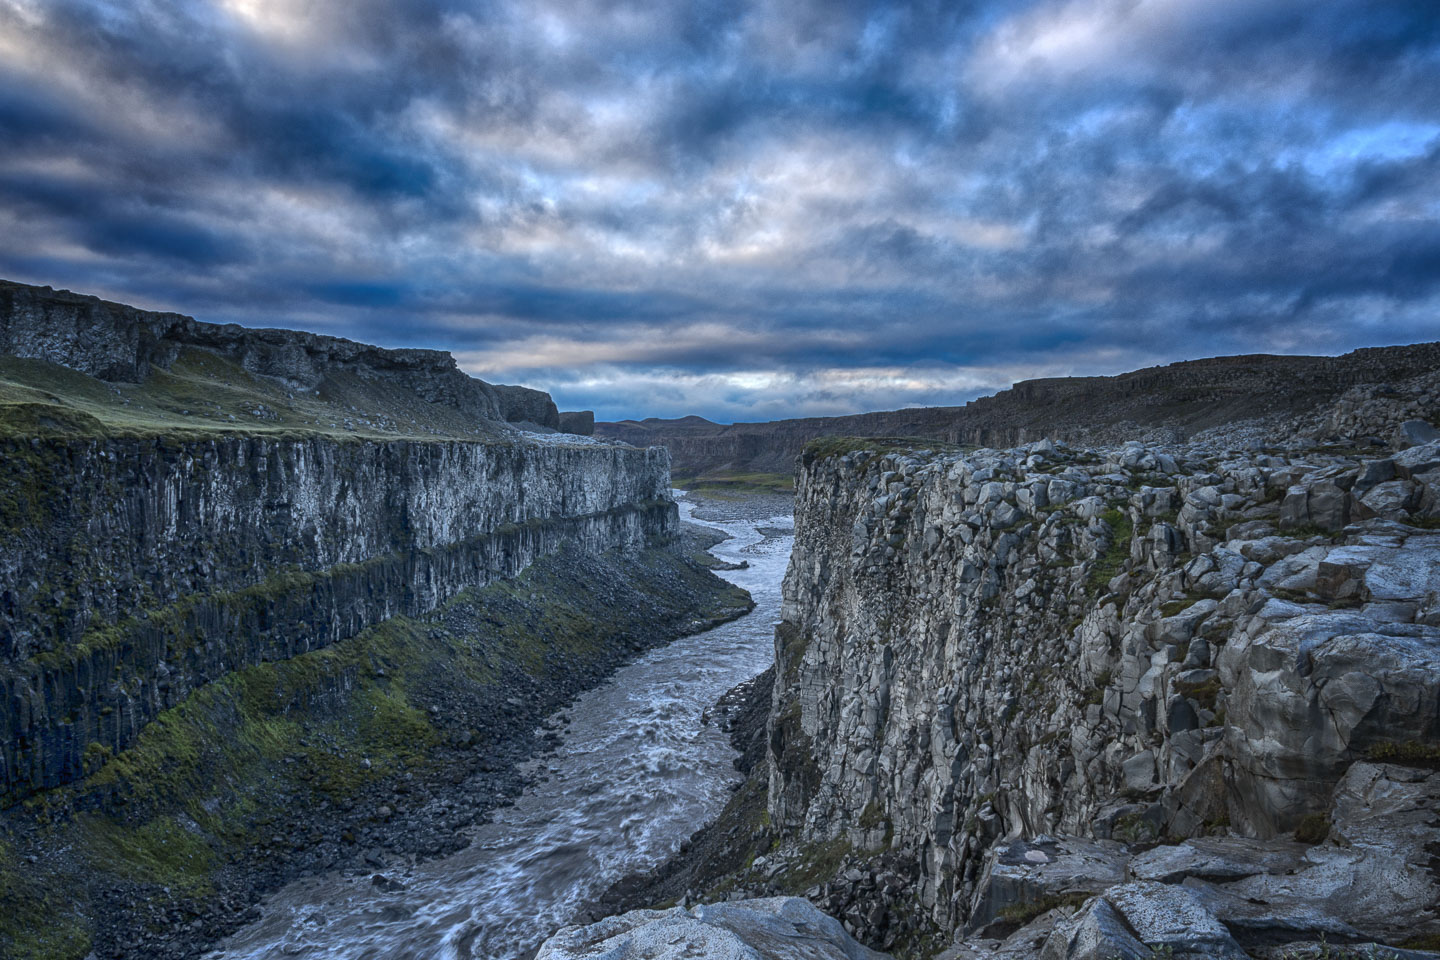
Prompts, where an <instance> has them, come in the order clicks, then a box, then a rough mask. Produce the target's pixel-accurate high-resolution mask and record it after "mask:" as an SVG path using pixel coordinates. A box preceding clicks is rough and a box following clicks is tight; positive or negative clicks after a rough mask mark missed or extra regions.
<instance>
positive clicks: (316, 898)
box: [206, 501, 793, 960]
mask: <svg viewBox="0 0 1440 960" xmlns="http://www.w3.org/2000/svg"><path fill="white" fill-rule="evenodd" d="M680 507H681V513H682V516H684V517H685V518H686V519H689V520H691V522H695V523H701V524H703V525H705V526H710V527H715V528H717V529H720V530H723V531H724V532H725V533H728V534H730V536H731V539H729V540H726V541H725V542H724V543H721V544H719V545H718V546H716V547H715V548H714V549H713V551H712V552H713V553H714V554H715V555H716V556H718V557H720V558H721V559H723V560H728V561H731V562H740V561H748V562H749V564H750V566H749V568H748V569H744V570H734V571H725V572H723V573H721V576H723V577H725V578H726V579H728V580H730V581H732V582H733V583H736V584H738V585H740V586H742V587H744V588H745V589H746V590H748V591H750V594H751V596H752V597H754V599H755V609H754V610H753V611H752V612H751V613H749V614H748V615H746V616H744V617H741V618H740V619H738V620H734V621H732V622H730V623H727V624H724V625H722V626H719V627H716V628H715V629H713V630H708V631H706V632H704V633H699V634H695V635H694V636H690V637H684V638H682V639H680V640H677V641H675V642H674V643H671V644H669V645H668V646H665V647H661V648H659V649H656V650H653V651H651V652H649V653H647V654H646V655H645V656H643V657H641V658H639V659H638V660H636V661H634V662H633V663H631V664H629V665H628V666H625V667H623V668H621V669H620V670H619V671H617V672H616V673H615V674H614V675H613V676H612V677H611V678H610V679H609V680H607V681H606V682H605V683H604V684H602V685H601V686H599V687H597V688H595V689H593V690H591V691H589V692H587V693H585V694H583V695H582V696H580V697H579V698H578V699H577V700H576V701H575V702H574V703H572V704H571V705H570V706H568V707H566V708H565V709H564V710H562V711H560V713H559V714H557V715H555V716H553V717H551V718H550V719H549V720H548V721H547V723H546V726H547V727H553V728H556V729H559V730H560V731H562V732H561V734H560V741H559V744H558V746H557V747H556V749H555V750H554V751H553V752H550V753H547V754H545V755H543V756H541V757H539V758H537V759H536V760H535V761H532V763H531V770H532V772H533V773H534V775H535V781H534V782H533V783H532V784H531V785H530V786H529V787H528V788H527V789H526V790H525V791H524V793H522V794H521V795H520V796H519V797H517V798H516V801H515V804H514V805H513V806H511V807H505V808H501V809H497V810H496V811H494V812H493V814H492V815H491V816H492V819H491V820H490V822H488V823H484V824H481V825H478V826H476V827H473V828H471V829H470V830H469V833H470V834H471V837H472V842H471V844H470V845H469V846H468V847H466V848H465V849H464V850H461V851H460V852H458V853H456V854H453V855H451V856H448V857H445V858H443V859H438V860H432V861H429V862H426V863H421V864H417V865H415V866H413V867H411V868H409V869H408V870H404V871H403V872H399V873H397V872H395V871H393V870H387V871H386V875H387V876H390V877H393V878H395V879H397V880H399V881H400V883H401V884H403V889H394V888H393V885H392V888H391V889H390V890H389V891H388V892H383V891H382V890H381V889H380V888H378V887H376V886H374V885H372V883H371V873H372V872H373V871H365V872H355V871H351V872H347V873H332V874H323V875H320V876H317V877H311V878H306V879H303V880H299V881H296V882H294V883H292V884H289V885H288V886H286V887H284V888H282V889H281V890H280V891H278V892H277V893H275V894H273V895H272V896H270V897H269V898H267V899H266V900H265V901H264V902H263V903H262V904H261V917H260V919H259V920H257V921H255V922H254V923H253V924H251V925H249V926H247V927H245V928H243V929H242V930H240V931H238V932H237V933H236V934H234V935H233V936H231V937H230V938H229V939H228V940H226V941H225V942H224V943H223V944H222V945H221V948H220V949H219V950H216V951H213V952H211V953H209V954H207V955H206V957H207V960H242V958H244V960H260V958H270V957H276V956H288V957H302V958H315V960H319V958H326V960H367V958H375V960H380V958H384V960H398V958H407V960H408V958H416V960H471V958H485V960H509V958H519V957H525V956H528V955H529V954H530V953H531V952H533V950H534V949H535V947H536V946H537V945H538V944H539V943H540V941H542V940H543V939H545V938H546V937H547V936H549V935H550V934H551V933H553V932H554V931H555V930H556V929H558V928H559V927H560V926H563V925H564V923H565V922H566V920H567V919H568V918H569V917H570V916H571V914H572V913H573V912H574V910H575V909H576V907H578V906H579V905H580V904H581V903H583V902H585V901H586V900H589V899H591V898H593V897H595V896H596V895H598V894H599V893H601V892H602V891H603V890H605V889H606V888H607V887H608V886H609V885H610V884H612V883H614V882H615V881H616V880H618V879H619V878H620V877H622V876H625V875H627V874H630V873H634V872H636V871H640V870H645V869H649V868H652V867H654V866H656V865H658V864H659V863H661V862H662V861H664V860H665V859H666V858H667V857H668V856H670V854H672V853H673V852H675V850H676V849H677V848H678V847H679V845H680V843H681V841H683V840H684V839H685V838H687V837H689V836H690V834H691V833H693V832H694V831H695V830H696V829H697V828H699V827H700V826H701V825H702V824H703V823H705V822H706V821H707V820H709V819H711V818H712V817H714V816H715V815H716V814H718V813H719V812H720V810H721V808H722V807H723V806H724V805H725V801H726V799H727V797H728V796H729V794H730V790H731V786H732V784H734V783H735V782H736V781H737V780H738V779H739V775H738V774H737V773H736V772H735V770H734V768H733V766H732V761H733V760H734V758H735V751H734V750H733V749H732V748H731V746H730V744H729V741H728V738H727V737H726V736H725V734H724V733H723V732H721V731H720V730H719V729H717V728H716V727H715V726H714V725H713V724H706V723H703V722H702V715H703V713H704V712H705V710H706V708H707V707H709V706H710V705H711V704H713V703H714V702H715V701H716V700H717V699H718V698H719V697H720V695H721V694H723V693H724V692H725V691H727V690H729V689H730V688H731V687H733V686H735V685H736V684H738V683H740V682H742V681H744V680H747V679H749V678H750V677H753V676H754V675H756V674H757V673H759V672H760V671H762V670H764V669H765V667H767V666H768V665H769V664H770V662H771V661H772V660H773V658H774V644H773V636H774V625H775V622H776V620H777V619H778V617H779V612H780V581H781V579H782V578H783V576H784V573H785V565H786V563H787V562H788V560H789V557H790V547H791V543H792V539H793V538H792V537H790V536H774V535H771V536H766V535H765V533H762V532H761V530H762V529H766V530H769V528H790V527H791V526H792V520H791V518H790V517H788V516H780V517H771V518H768V519H764V520H758V521H757V520H754V519H747V520H726V521H703V520H696V519H694V517H693V514H694V509H695V508H694V505H693V504H691V503H689V502H686V501H682V502H681V505H680ZM770 532H771V533H772V534H773V533H774V531H773V530H770ZM567 720H568V723H567V722H566V721H567Z"/></svg>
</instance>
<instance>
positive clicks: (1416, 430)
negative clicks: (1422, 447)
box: [1394, 420, 1440, 448]
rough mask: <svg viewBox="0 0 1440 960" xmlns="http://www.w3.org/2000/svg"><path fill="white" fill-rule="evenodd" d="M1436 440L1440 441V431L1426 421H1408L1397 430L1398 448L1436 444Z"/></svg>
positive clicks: (1396, 443) (1396, 440)
mask: <svg viewBox="0 0 1440 960" xmlns="http://www.w3.org/2000/svg"><path fill="white" fill-rule="evenodd" d="M1436 440H1440V430H1436V429H1435V428H1434V427H1432V426H1431V425H1430V424H1428V423H1426V422H1425V421H1424V420H1406V421H1405V422H1404V423H1402V424H1400V426H1398V427H1396V428H1395V439H1394V445H1395V446H1396V447H1401V448H1404V447H1413V446H1415V445H1417V444H1421V443H1434V442H1435V441H1436Z"/></svg>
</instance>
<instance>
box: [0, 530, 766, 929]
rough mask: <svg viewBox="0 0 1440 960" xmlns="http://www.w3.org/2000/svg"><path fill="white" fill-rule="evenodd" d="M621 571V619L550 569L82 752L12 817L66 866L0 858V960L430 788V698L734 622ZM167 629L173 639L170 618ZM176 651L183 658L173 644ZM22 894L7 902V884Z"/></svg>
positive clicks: (605, 601)
mask: <svg viewBox="0 0 1440 960" xmlns="http://www.w3.org/2000/svg"><path fill="white" fill-rule="evenodd" d="M593 562H596V563H599V562H607V563H608V562H611V561H593ZM617 562H618V561H617ZM623 564H624V566H623V567H622V568H621V569H623V570H624V571H626V572H625V576H626V577H627V578H629V582H631V583H633V584H634V585H635V587H634V589H635V590H636V591H637V593H636V602H621V600H620V599H618V598H617V595H616V593H615V586H614V583H613V582H606V581H604V580H603V579H600V580H594V581H592V580H591V579H590V578H589V577H588V576H587V575H582V574H578V573H577V572H576V570H575V566H574V558H567V557H565V556H563V555H557V556H555V557H552V558H550V559H548V560H545V561H541V562H539V563H537V564H534V565H532V566H531V567H530V568H529V569H528V570H527V571H526V572H525V573H524V574H523V575H522V576H520V577H518V578H515V579H514V580H511V581H502V582H498V583H495V584H492V585H490V586H489V587H486V588H485V589H483V590H472V591H467V592H466V593H464V594H462V595H461V596H459V597H457V598H455V599H454V600H453V601H451V603H450V604H448V605H447V606H446V607H444V608H442V609H441V610H439V611H437V612H436V613H435V614H434V615H432V616H430V617H427V618H425V619H423V620H421V619H411V618H406V617H396V618H393V619H391V620H388V621H385V622H384V623H381V624H379V625H377V626H375V627H372V628H370V629H368V630H365V631H362V632H361V633H359V634H357V635H355V636H353V637H350V638H348V639H345V640H340V641H337V642H336V643H333V644H331V645H329V646H326V647H324V648H322V649H319V650H314V651H311V652H308V653H305V654H301V655H299V656H296V657H293V658H291V659H288V660H281V661H275V662H267V663H261V664H255V665H252V666H248V667H244V668H242V669H238V670H235V671H234V672H232V673H230V674H228V675H226V676H225V677H223V678H222V679H220V680H217V681H215V682H212V683H210V684H208V685H206V686H204V687H201V688H200V689H198V690H196V691H195V692H193V693H192V694H191V695H190V696H189V697H188V698H186V699H185V700H184V701H182V702H181V703H179V704H177V705H176V706H174V707H171V708H170V709H168V710H165V711H164V712H162V713H161V714H160V715H159V716H158V717H157V718H156V719H155V720H153V721H152V722H150V723H149V724H148V725H147V726H146V727H145V728H144V729H143V730H141V731H140V733H139V735H138V737H137V738H136V739H135V740H134V741H133V742H132V743H131V744H130V746H129V747H128V748H127V749H125V750H122V751H120V752H119V753H116V754H113V755H112V753H111V751H110V750H109V749H108V748H107V747H106V746H104V745H103V744H99V743H93V744H90V745H89V746H88V747H87V748H86V749H85V751H84V754H83V757H84V762H85V764H86V769H87V771H88V772H89V775H88V776H87V777H86V778H85V779H83V780H82V781H80V782H77V783H75V784H72V785H69V786H66V787H62V788H57V789H55V790H51V791H46V792H44V793H41V794H39V795H37V796H36V797H34V798H32V799H31V801H29V802H28V803H27V809H28V811H29V812H30V814H31V815H32V816H34V818H35V819H36V821H37V822H51V826H50V827H48V828H47V829H51V830H54V831H55V835H56V837H57V838H59V839H57V841H56V842H57V843H60V842H62V841H63V843H64V846H65V848H66V850H67V851H69V852H68V854H67V857H66V858H65V859H64V860H63V861H54V862H52V861H49V860H47V859H44V858H42V859H41V861H40V865H39V866H35V865H30V864H24V865H22V868H21V869H20V870H18V871H12V872H11V873H6V872H5V864H4V860H3V857H0V881H5V882H3V883H0V908H3V909H0V914H3V915H4V916H7V917H8V916H13V917H19V918H23V921H22V920H16V921H15V923H14V924H11V925H8V926H7V923H6V920H5V919H4V917H0V956H10V955H11V954H12V953H14V954H15V955H17V956H25V957H30V956H36V957H46V958H49V957H50V956H57V957H58V956H65V954H63V953H55V954H47V953H44V952H37V951H38V950H39V948H35V949H31V947H29V946H27V947H25V949H24V951H20V952H18V953H17V952H16V951H17V950H19V948H18V947H14V946H13V944H14V943H15V942H17V941H16V936H17V935H18V933H17V931H21V932H23V931H24V930H26V929H29V928H32V927H33V928H34V929H36V930H40V931H43V936H44V938H47V939H46V940H45V942H46V943H52V942H53V943H57V944H60V943H70V942H71V939H67V937H68V934H66V929H67V927H66V925H67V924H70V925H72V926H74V927H75V929H77V930H79V931H81V932H82V933H83V931H84V930H85V929H88V924H89V922H90V921H89V920H88V919H86V917H85V915H84V911H85V910H86V909H87V908H86V906H85V900H84V897H85V896H86V895H87V894H86V893H85V891H86V890H87V889H88V888H89V887H90V886H91V885H95V886H97V887H98V888H104V887H106V886H110V885H113V884H112V883H111V881H108V880H106V879H105V878H107V877H111V876H113V877H115V878H116V879H117V880H122V879H123V880H124V881H127V882H135V883H141V884H149V885H152V886H153V888H154V890H155V892H154V893H153V894H152V896H153V897H155V898H158V899H159V900H160V901H162V902H169V903H172V904H173V903H175V901H176V899H177V898H180V899H183V898H185V897H197V896H203V895H205V891H207V890H208V889H209V885H210V883H211V879H210V878H211V877H212V876H213V872H214V871H215V870H216V869H218V867H219V865H220V864H222V863H225V862H228V861H230V860H233V859H236V858H243V857H247V856H252V855H254V851H256V850H257V849H259V848H262V847H263V848H265V849H267V850H268V849H269V848H270V847H271V846H272V838H274V837H275V836H277V835H281V834H283V833H284V831H283V830H280V829H279V828H278V824H280V823H283V822H284V821H286V820H287V819H288V818H287V816H286V813H285V811H286V809H287V807H288V806H289V805H293V804H294V803H296V802H319V801H322V800H330V801H333V802H334V803H335V805H336V806H337V807H341V808H343V807H345V806H346V805H347V804H348V803H349V802H350V800H351V799H352V798H354V797H355V796H357V795H358V794H359V793H360V791H361V790H363V789H364V788H366V787H367V786H369V785H370V784H372V783H373V782H375V781H376V780H380V779H383V778H387V777H391V776H393V775H395V774H397V773H400V772H402V771H406V772H410V771H417V772H425V771H427V770H428V771H431V772H434V771H436V769H437V768H436V767H435V764H436V762H437V760H438V758H439V757H440V756H441V755H440V754H439V753H437V751H436V749H435V748H436V746H437V745H438V744H439V743H440V742H441V741H442V739H443V738H445V737H446V736H455V735H459V734H460V733H461V732H462V731H448V733H447V732H444V731H442V730H441V729H440V728H438V726H437V723H438V722H439V721H437V720H434V719H432V718H433V717H434V716H435V715H434V714H432V713H431V712H430V706H431V704H433V703H435V699H434V698H433V696H432V694H433V693H435V692H437V691H439V692H441V693H442V694H443V695H445V696H450V697H461V698H464V697H474V696H479V695H481V694H482V693H484V692H485V691H490V694H489V695H491V696H494V695H496V693H495V692H494V691H495V688H496V686H497V685H500V684H504V683H507V682H513V681H514V680H515V679H517V677H518V676H519V675H520V674H525V675H528V677H530V678H535V679H539V678H542V677H544V676H546V675H548V674H550V673H551V672H552V671H563V670H568V669H571V668H573V665H574V664H575V663H576V662H577V661H578V660H581V659H583V658H584V657H586V656H594V655H597V654H598V653H600V652H601V651H604V650H607V649H610V648H613V647H614V646H615V645H616V644H617V643H618V642H619V640H620V638H622V637H624V636H626V635H633V632H634V631H635V630H636V629H637V628H638V627H639V626H640V625H641V624H642V623H648V622H649V620H650V619H652V618H653V617H655V616H656V615H657V613H656V611H664V615H665V616H667V617H673V618H675V619H676V622H684V623H688V622H690V619H691V618H692V617H693V616H694V614H695V611H694V610H693V608H691V607H690V606H689V605H688V604H689V603H690V598H691V597H693V596H694V595H696V593H697V592H698V593H700V594H702V595H704V596H707V597H709V598H711V599H712V600H713V606H712V607H711V608H710V609H709V610H708V612H710V613H713V614H715V615H717V616H725V617H728V616H734V615H735V614H737V613H739V612H742V611H743V610H744V609H747V608H748V605H749V598H748V595H747V594H745V593H744V591H742V590H739V589H738V588H736V587H734V586H732V585H730V584H726V583H724V582H723V581H720V580H719V579H718V578H716V577H714V575H713V574H710V573H708V572H706V571H705V570H703V569H701V568H698V567H693V566H691V565H689V564H686V563H683V562H677V557H676V555H675V554H673V553H671V552H669V551H668V550H663V549H657V550H651V551H646V552H644V553H642V554H639V555H631V556H628V557H627V558H626V559H625V560H624V561H623ZM310 582H311V578H310V575H308V574H302V573H298V572H295V571H289V572H285V573H282V574H279V575H277V577H275V578H273V579H272V580H271V581H267V582H266V583H265V584H259V585H256V586H255V587H253V588H250V589H249V590H248V591H240V592H238V593H237V596H238V594H242V593H243V594H245V599H244V600H243V601H242V600H236V602H256V603H262V604H263V603H266V602H269V601H268V600H267V598H269V597H272V596H274V595H275V594H276V593H277V592H280V591H285V590H291V589H304V588H305V587H306V584H308V583H310ZM627 589H628V588H627ZM669 591H674V593H670V592H669ZM647 599H648V600H649V601H650V602H643V601H645V600H647ZM452 615H453V616H454V617H455V618H457V619H456V621H455V622H456V624H457V626H456V627H454V628H453V629H452V628H451V626H449V624H450V623H451V620H450V619H449V618H450V617H451V616H452ZM157 616H158V617H159V618H160V619H161V620H162V621H165V620H166V618H167V616H169V614H166V613H164V612H162V613H160V614H157ZM174 623H176V624H178V625H181V626H183V623H184V620H183V617H180V618H176V619H175V620H174ZM176 642H177V643H182V644H183V643H184V642H187V638H186V636H185V634H184V630H183V629H181V630H180V631H179V632H178V633H177V636H176ZM470 733H471V734H472V735H473V733H474V731H470ZM482 736H483V732H482ZM297 797H299V798H304V799H303V800H297V799H296V798H297ZM761 806H762V808H763V804H762V805H761ZM97 808H104V809H110V810H123V811H125V816H124V819H123V820H122V819H118V818H114V819H112V818H109V817H101V816H97V815H95V814H93V813H90V812H79V811H93V810H95V809H97ZM266 855H267V856H268V855H271V854H269V853H267V854H266ZM67 870H68V871H72V872H71V873H65V872H64V871H67ZM76 870H78V871H80V872H79V873H75V872H73V871H76ZM22 876H23V877H25V878H27V879H26V885H25V886H24V887H23V889H22V888H21V887H17V886H16V885H15V884H14V883H13V882H11V880H12V879H13V878H15V877H22ZM166 888H168V889H169V891H170V892H169V893H163V890H164V889H166ZM56 897H59V898H61V902H62V903H63V904H65V906H64V908H63V909H58V908H57V907H56V906H55V898H56ZM6 937H9V940H8V941H7V940H6ZM72 939H73V938H72ZM7 951H8V952H7ZM81 953H82V955H83V951H81Z"/></svg>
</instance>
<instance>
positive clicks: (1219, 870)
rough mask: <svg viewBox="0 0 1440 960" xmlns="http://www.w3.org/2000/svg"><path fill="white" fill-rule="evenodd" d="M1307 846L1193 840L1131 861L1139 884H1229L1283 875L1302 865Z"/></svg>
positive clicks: (1226, 839) (1245, 839)
mask: <svg viewBox="0 0 1440 960" xmlns="http://www.w3.org/2000/svg"><path fill="white" fill-rule="evenodd" d="M1305 849H1306V848H1305V845H1304V844H1301V843H1292V842H1290V841H1285V840H1271V841H1264V842H1262V841H1259V840H1252V839H1250V838H1248V837H1194V838H1192V839H1190V840H1186V841H1185V842H1184V843H1180V844H1176V845H1174V846H1165V847H1155V848H1154V849H1151V850H1147V851H1145V852H1144V853H1142V854H1140V855H1139V856H1137V857H1135V859H1133V860H1131V861H1130V874H1131V876H1133V877H1135V878H1136V879H1139V880H1156V881H1159V882H1161V883H1180V882H1181V881H1183V880H1186V879H1187V878H1189V877H1198V878H1199V879H1202V880H1214V881H1220V882H1223V881H1229V880H1240V879H1243V878H1245V877H1250V876H1254V875H1256V874H1261V873H1270V874H1284V873H1289V872H1291V871H1293V870H1295V869H1297V868H1298V867H1299V866H1300V865H1301V863H1302V862H1303V858H1304V855H1305Z"/></svg>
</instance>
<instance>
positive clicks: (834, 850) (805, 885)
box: [777, 837, 852, 894]
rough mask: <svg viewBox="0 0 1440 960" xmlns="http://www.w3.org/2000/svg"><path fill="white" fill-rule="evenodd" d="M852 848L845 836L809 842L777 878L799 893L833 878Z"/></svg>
mask: <svg viewBox="0 0 1440 960" xmlns="http://www.w3.org/2000/svg"><path fill="white" fill-rule="evenodd" d="M851 850H852V847H851V846H850V841H849V840H846V839H845V838H843V837H840V838H837V839H835V840H826V841H823V842H816V843H807V844H805V845H804V846H803V847H801V848H800V856H799V857H798V858H797V859H796V861H795V864H794V866H792V867H791V868H790V869H789V870H787V871H786V872H785V873H783V874H781V875H780V877H778V878H777V879H778V880H779V882H780V886H781V887H782V888H783V889H784V890H786V891H788V892H790V893H793V894H799V893H802V892H804V891H805V890H808V889H809V888H810V887H813V886H815V884H817V883H824V882H825V881H827V880H830V879H832V878H833V877H834V876H835V875H836V874H837V873H839V872H840V864H841V862H842V861H843V860H844V859H845V857H846V855H847V854H849V853H850V852H851Z"/></svg>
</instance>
